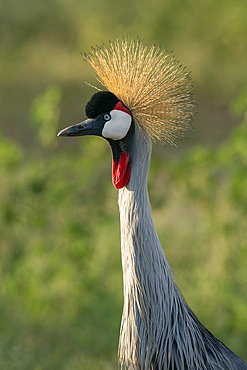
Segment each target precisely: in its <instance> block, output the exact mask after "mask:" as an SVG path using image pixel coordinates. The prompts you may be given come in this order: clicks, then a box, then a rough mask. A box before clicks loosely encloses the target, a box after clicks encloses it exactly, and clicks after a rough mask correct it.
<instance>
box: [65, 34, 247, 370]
mask: <svg viewBox="0 0 247 370" xmlns="http://www.w3.org/2000/svg"><path fill="white" fill-rule="evenodd" d="M85 59H86V61H88V62H89V63H90V64H91V66H92V67H93V69H94V71H95V72H96V75H97V79H98V80H99V81H100V82H101V84H102V85H103V86H104V87H105V89H106V90H105V91H101V90H99V91H98V92H96V93H95V94H94V95H93V96H92V98H91V99H90V101H89V102H88V103H87V105H86V116H87V117H88V119H86V120H85V121H84V122H81V123H79V124H77V125H75V126H70V127H68V128H65V129H64V130H62V131H60V132H59V134H58V136H85V135H96V136H101V137H103V138H104V139H106V140H107V141H108V143H109V145H110V147H111V150H112V160H113V161H112V181H113V184H114V186H115V187H116V188H117V189H119V198H118V204H119V211H120V222H121V256H122V269H123V286H124V307H123V315H122V322H121V330H120V338H119V362H120V366H121V368H125V369H133V370H149V369H152V370H154V369H156V370H163V369H164V370H175V369H176V370H196V369H197V370H216V369H222V370H223V369H224V370H226V369H228V370H241V369H247V364H246V363H245V362H244V361H243V360H242V359H240V358H239V357H238V356H237V355H236V354H235V353H234V352H232V351H231V350H230V349H228V348H227V347H226V346H225V345H224V344H223V343H222V342H220V341H219V340H218V339H217V338H215V337H214V336H213V335H212V334H211V333H210V332H209V331H208V330H207V329H206V328H205V327H204V326H203V325H202V324H201V322H200V321H199V320H198V318H197V317H196V316H195V314H194V313H193V312H192V310H191V309H190V307H189V306H188V305H187V303H186V302H185V300H184V299H183V297H182V295H181V293H180V291H179V289H178V287H177V285H176V283H175V281H174V278H173V274H172V271H171V267H170V266H169V263H168V261H167V259H166V256H165V254H164V252H163V249H162V246H161V244H160V241H159V238H158V235H157V232H156V230H155V227H154V223H153V220H152V215H151V209H150V202H149V196H148V190H147V178H148V172H149V166H150V157H151V149H152V146H151V138H153V139H154V140H158V141H160V142H167V143H170V144H172V145H175V144H176V140H177V139H178V138H181V137H183V136H184V134H185V131H186V130H188V129H189V128H190V121H191V118H192V116H193V114H194V105H195V104H194V101H193V97H192V92H193V83H192V81H191V78H190V74H189V73H188V72H186V70H185V68H183V67H182V66H181V65H180V64H179V62H177V61H176V60H175V59H174V58H173V57H172V56H170V55H169V54H167V53H166V52H165V51H164V50H162V49H160V48H158V47H156V46H155V45H153V46H152V47H151V48H147V46H145V45H143V43H142V42H141V41H139V40H136V41H128V40H127V39H123V40H122V41H119V40H117V41H115V42H110V45H109V48H107V47H106V46H103V47H97V48H96V49H92V50H91V52H90V53H89V54H86V55H85ZM97 90H98V89H97Z"/></svg>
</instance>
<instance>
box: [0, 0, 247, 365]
mask: <svg viewBox="0 0 247 370" xmlns="http://www.w3.org/2000/svg"><path fill="white" fill-rule="evenodd" d="M246 15H247V10H246V0H237V1H236V0H234V1H233V0H232V1H228V2H225V1H223V0H220V1H217V2H215V1H211V0H206V1H204V2H201V3H200V4H199V3H198V2H197V1H196V0H190V1H181V0H175V1H160V0H154V1H153V2H150V1H147V0H145V1H138V0H135V1H125V2H122V1H119V2H116V1H112V0H109V1H106V0H105V1H99V0H91V1H79V0H71V1H70V2H66V1H56V0H52V1H47V0H44V1H35V2H29V1H27V0H21V1H19V2H16V1H13V0H9V1H8V2H2V3H1V4H0V33H1V45H0V51H1V61H0V79H1V90H0V99H1V103H0V106H1V115H0V120H1V134H0V177H1V192H0V282H1V283H0V368H1V370H2V369H3V370H19V369H20V370H29V369H30V370H47V369H48V370H56V369H57V370H58V369H59V370H60V369H62V370H66V369H69V370H71V369H72V370H77V369H78V370H79V369H83V370H84V369H85V370H91V369H96V370H97V369H99V370H103V369H104V370H111V369H116V368H117V345H118V335H119V327H120V320H121V311H122V301H123V294H122V272H121V256H120V234H119V215H118V209H117V191H116V189H114V188H113V186H112V185H111V159H110V150H109V148H108V146H107V144H106V143H105V142H104V140H102V139H100V138H81V139H79V138H74V139H63V138H59V140H58V139H57V138H56V132H57V131H58V130H59V129H60V128H63V127H65V126H66V125H69V124H72V123H76V122H79V121H80V120H82V119H83V118H84V115H83V113H82V112H83V109H84V106H85V102H86V101H87V100H88V98H89V97H90V96H91V95H92V93H93V91H92V90H91V88H89V87H88V86H86V85H84V84H83V82H84V81H88V82H90V83H93V84H95V81H94V79H93V77H92V71H91V70H90V68H89V66H88V65H86V63H83V60H82V57H81V56H80V51H82V52H83V51H88V50H89V48H90V46H91V45H95V44H101V43H103V42H107V40H108V39H109V38H111V39H112V38H115V37H116V36H117V35H119V36H120V37H121V35H122V34H125V35H126V34H128V35H129V36H130V37H135V36H136V35H137V34H138V35H139V36H140V37H143V39H144V41H147V42H148V43H152V42H157V43H160V44H161V45H162V47H167V48H168V49H170V50H173V49H174V50H175V54H176V55H178V56H179V58H181V61H182V62H183V63H185V64H187V65H188V66H189V69H191V70H192V72H193V73H192V77H193V79H194V80H195V81H196V85H197V86H198V89H197V91H196V100H197V102H198V103H199V108H198V110H199V114H198V115H197V117H196V118H195V122H194V127H195V128H196V129H195V130H193V132H191V133H190V134H189V135H188V136H189V137H190V140H189V141H188V142H185V143H183V144H182V145H181V150H174V149H172V148H169V147H168V148H162V147H158V146H154V153H153V159H152V165H151V170H150V176H149V190H150V198H151V203H152V208H153V217H154V221H155V225H156V228H157V231H158V234H159V236H160V239H161V242H162V245H163V246H164V249H165V252H166V254H167V256H168V259H169V262H170V264H171V266H172V268H173V270H174V273H175V276H176V279H177V282H178V285H179V287H180V289H181V291H182V293H183V295H184V297H185V298H186V300H187V301H188V303H189V305H190V306H191V307H192V309H193V310H194V311H195V313H196V314H197V316H198V317H199V318H200V319H201V321H202V322H203V323H204V324H205V325H206V326H207V327H208V328H209V329H210V330H211V331H212V332H213V333H214V334H215V335H216V336H217V337H219V338H220V339H221V340H222V341H223V342H224V343H226V344H227V345H228V346H229V347H230V348H232V349H233V350H234V351H236V352H237V353H238V354H239V355H240V356H241V357H242V358H244V359H245V361H247V355H246V348H247V330H246V327H247V289H246V287H247V272H246V261H247V227H246V223H247V145H246V143H247V113H246V112H247V90H246V59H247V47H246V46H247V45H246V43H247V39H246V33H247V30H246V27H247V23H246ZM229 112H231V114H230V113H229ZM233 128H234V129H233ZM189 142H190V143H192V144H191V146H190V148H188V146H189ZM209 144H210V145H209Z"/></svg>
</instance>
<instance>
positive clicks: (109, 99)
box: [85, 91, 119, 118]
mask: <svg viewBox="0 0 247 370" xmlns="http://www.w3.org/2000/svg"><path fill="white" fill-rule="evenodd" d="M118 101H119V99H118V98H117V97H116V96H115V95H114V94H113V93H112V92H110V91H99V92H97V93H95V94H94V95H93V96H92V97H91V99H90V100H89V102H88V103H87V105H86V109H85V111H86V116H87V117H88V118H96V117H97V116H98V115H99V114H101V113H106V112H110V111H111V110H112V109H113V108H114V107H115V105H116V104H117V102H118Z"/></svg>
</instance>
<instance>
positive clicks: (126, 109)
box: [113, 101, 131, 116]
mask: <svg viewBox="0 0 247 370" xmlns="http://www.w3.org/2000/svg"><path fill="white" fill-rule="evenodd" d="M114 109H116V110H121V111H122V112H125V113H128V114H129V115H130V116H131V114H130V111H129V110H128V108H126V107H125V106H124V105H123V103H122V102H121V101H119V102H118V103H117V104H116V105H115V107H114V108H113V110H114Z"/></svg>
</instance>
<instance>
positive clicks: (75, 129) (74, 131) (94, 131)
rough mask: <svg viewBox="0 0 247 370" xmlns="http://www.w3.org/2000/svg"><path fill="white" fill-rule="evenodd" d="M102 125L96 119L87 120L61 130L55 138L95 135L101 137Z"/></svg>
mask: <svg viewBox="0 0 247 370" xmlns="http://www.w3.org/2000/svg"><path fill="white" fill-rule="evenodd" d="M101 132H102V125H101V124H99V122H98V120H97V119H87V120H86V121H83V122H80V123H78V124H77V125H74V126H69V127H66V128H64V129H63V130H61V131H60V132H59V133H58V134H57V136H85V135H96V136H101Z"/></svg>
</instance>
